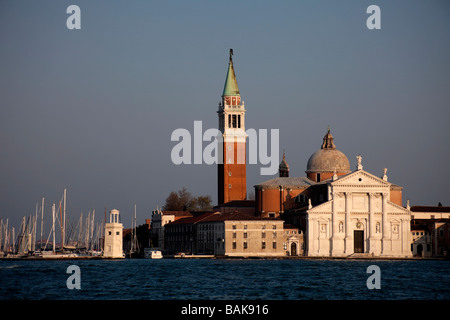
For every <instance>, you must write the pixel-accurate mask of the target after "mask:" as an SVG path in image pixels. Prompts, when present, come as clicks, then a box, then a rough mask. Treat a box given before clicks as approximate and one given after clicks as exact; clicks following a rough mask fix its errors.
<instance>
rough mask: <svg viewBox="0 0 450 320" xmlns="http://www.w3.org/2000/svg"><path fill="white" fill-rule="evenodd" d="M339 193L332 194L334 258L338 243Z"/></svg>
mask: <svg viewBox="0 0 450 320" xmlns="http://www.w3.org/2000/svg"><path fill="white" fill-rule="evenodd" d="M336 196H337V193H336V192H332V194H331V197H332V199H333V200H332V202H331V232H332V233H331V255H332V256H334V255H336V253H337V241H338V237H337V236H338V233H339V226H338V221H337V220H338V219H337V203H336V202H337V197H336Z"/></svg>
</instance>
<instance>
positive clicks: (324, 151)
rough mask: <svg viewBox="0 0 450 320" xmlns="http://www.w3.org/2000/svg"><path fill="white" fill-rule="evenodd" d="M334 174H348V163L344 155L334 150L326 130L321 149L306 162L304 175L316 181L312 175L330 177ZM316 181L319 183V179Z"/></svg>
mask: <svg viewBox="0 0 450 320" xmlns="http://www.w3.org/2000/svg"><path fill="white" fill-rule="evenodd" d="M334 172H336V174H338V175H339V174H341V175H342V174H347V173H350V163H349V161H348V159H347V157H346V156H345V154H343V153H342V152H341V151H339V150H337V149H336V146H335V145H334V138H333V136H332V135H331V133H330V129H329V128H328V132H327V134H326V135H325V136H324V137H323V143H322V147H321V148H320V149H319V150H317V151H316V152H314V153H313V154H312V156H311V157H310V158H309V160H308V164H307V166H306V173H307V174H308V177H312V178H313V180H316V178H314V177H316V176H315V175H314V174H317V173H328V175H330V176H331V175H332V174H334ZM328 175H327V176H328ZM324 178H325V176H324ZM316 181H320V179H317V180H316Z"/></svg>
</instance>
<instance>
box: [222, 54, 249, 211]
mask: <svg viewBox="0 0 450 320" xmlns="http://www.w3.org/2000/svg"><path fill="white" fill-rule="evenodd" d="M245 111H246V110H245V106H244V101H241V95H240V93H239V87H238V84H237V80H236V74H235V72H234V66H233V49H230V59H229V62H228V72H227V77H226V79H225V86H224V88H223V94H222V101H221V102H219V110H218V111H217V113H218V115H219V130H220V132H221V133H222V136H223V159H222V161H221V162H219V165H218V204H219V205H221V204H223V203H226V202H229V201H232V200H246V199H247V181H246V141H247V134H246V132H245Z"/></svg>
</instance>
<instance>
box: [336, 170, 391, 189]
mask: <svg viewBox="0 0 450 320" xmlns="http://www.w3.org/2000/svg"><path fill="white" fill-rule="evenodd" d="M331 184H332V185H333V186H358V185H361V186H363V185H364V186H379V187H388V186H390V185H391V184H390V183H389V182H387V181H385V180H383V179H381V178H378V177H377V176H374V175H373V174H371V173H369V172H367V171H364V170H357V171H354V172H352V173H349V174H347V175H345V176H342V177H340V178H339V179H337V180H335V181H333V182H331Z"/></svg>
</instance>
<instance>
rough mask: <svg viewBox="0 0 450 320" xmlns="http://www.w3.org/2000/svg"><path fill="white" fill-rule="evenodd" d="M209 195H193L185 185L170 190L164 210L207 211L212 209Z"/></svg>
mask: <svg viewBox="0 0 450 320" xmlns="http://www.w3.org/2000/svg"><path fill="white" fill-rule="evenodd" d="M211 203H212V200H211V197H210V196H198V197H194V196H192V194H191V193H190V192H189V191H187V189H186V188H185V187H183V188H182V189H181V190H179V191H177V192H175V191H172V192H171V193H170V194H169V196H168V197H167V198H166V202H165V204H164V206H163V208H162V209H163V210H165V211H209V210H212V204H211Z"/></svg>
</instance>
